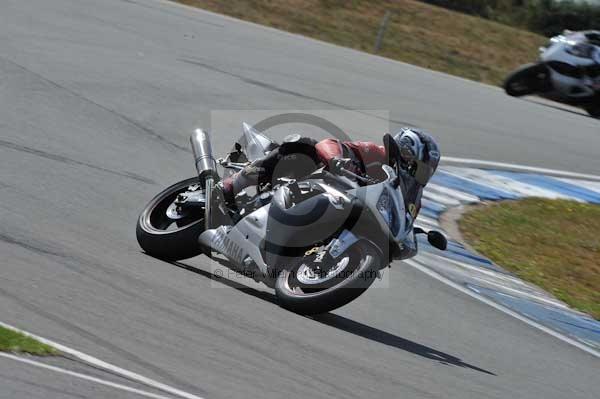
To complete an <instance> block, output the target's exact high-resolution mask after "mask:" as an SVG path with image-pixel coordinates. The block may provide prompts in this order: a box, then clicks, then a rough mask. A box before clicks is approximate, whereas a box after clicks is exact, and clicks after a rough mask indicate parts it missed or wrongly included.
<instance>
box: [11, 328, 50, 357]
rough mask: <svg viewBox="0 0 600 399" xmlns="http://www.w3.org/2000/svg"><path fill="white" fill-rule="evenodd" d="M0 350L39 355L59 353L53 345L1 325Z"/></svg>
mask: <svg viewBox="0 0 600 399" xmlns="http://www.w3.org/2000/svg"><path fill="white" fill-rule="evenodd" d="M0 351H3V352H17V353H19V352H20V353H30V354H32V355H38V356H47V355H54V354H56V353H58V352H57V350H56V349H54V348H53V347H51V346H48V345H46V344H42V343H41V342H38V341H36V340H35V339H33V338H30V337H28V336H26V335H23V334H21V333H18V332H16V331H13V330H9V329H7V328H4V327H0Z"/></svg>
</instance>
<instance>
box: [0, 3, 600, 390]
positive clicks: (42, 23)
mask: <svg viewBox="0 0 600 399" xmlns="http://www.w3.org/2000/svg"><path fill="white" fill-rule="evenodd" d="M315 108H319V109H340V108H341V109H352V108H362V109H389V110H390V111H391V114H392V119H394V120H395V121H396V123H408V124H412V125H417V126H420V127H423V128H426V129H429V130H431V131H433V132H435V133H436V136H437V137H438V138H439V139H440V143H441V146H442V148H443V150H444V152H445V153H447V154H448V155H452V156H465V157H469V158H481V159H487V160H494V161H505V162H516V163H524V164H529V165H534V166H541V167H549V168H555V169H567V170H571V171H576V172H584V173H597V172H598V171H599V170H600V157H598V148H600V124H599V122H598V121H596V120H593V119H591V118H588V117H585V116H583V115H582V114H575V113H572V112H566V111H561V110H556V109H554V108H551V107H548V106H544V105H540V104H536V103H532V102H528V101H520V100H515V99H512V98H508V97H506V96H505V95H504V94H503V93H502V92H501V91H499V90H498V89H495V88H491V87H488V86H484V85H480V84H477V83H472V82H467V81H463V80H461V79H457V78H453V77H448V76H445V75H442V74H438V73H433V72H429V71H426V70H423V69H419V68H415V67H412V66H408V65H404V64H400V63H395V62H392V61H389V60H385V59H381V58H378V57H373V56H369V55H365V54H361V53H357V52H354V51H351V50H347V49H342V48H337V47H334V46H330V45H326V44H323V43H319V42H315V41H311V40H308V39H304V38H298V37H295V36H292V35H288V34H285V33H280V32H277V31H274V30H270V29H265V28H262V27H257V26H254V25H250V24H247V23H243V22H238V21H234V20H231V19H229V18H225V17H220V16H217V15H213V14H209V13H205V12H202V11H195V10H192V9H189V8H184V7H180V6H176V5H172V4H169V3H164V2H158V1H154V0H148V1H142V0H135V1H129V0H128V1H117V0H114V1H113V0H111V1H102V2H99V1H95V0H85V1H84V0H55V1H46V0H36V1H33V0H31V1H26V2H24V1H6V0H3V1H2V4H1V12H0V220H1V223H0V254H1V257H0V262H1V267H0V320H2V321H4V322H7V323H10V324H13V325H17V326H19V327H22V328H25V329H27V330H29V331H32V332H35V333H37V334H40V335H43V336H46V337H48V338H51V339H54V340H56V341H58V342H61V343H64V344H67V345H69V346H71V347H74V348H76V349H78V350H81V351H83V352H86V353H88V354H91V355H93V356H96V357H99V358H100V359H103V360H105V361H108V362H110V363H113V364H117V365H119V366H120V367H123V368H126V369H129V370H131V371H134V372H137V373H140V374H143V375H145V376H147V377H150V378H154V379H156V380H158V381H161V382H164V383H167V384H170V385H172V386H175V387H177V388H179V389H181V390H184V391H188V392H190V393H193V394H196V395H200V396H202V397H205V398H207V399H212V398H245V397H260V398H280V397H286V398H305V397H311V398H317V397H344V398H351V397H360V398H362V397H381V398H461V399H462V398H471V397H472V398H507V397H518V398H566V397H568V398H597V397H600V385H598V383H597V382H598V370H599V366H600V363H599V361H598V359H596V358H594V357H593V356H592V355H590V354H587V353H585V352H583V351H581V350H579V349H577V348H574V347H571V346H569V345H568V344H566V343H563V342H561V341H559V340H557V339H555V338H553V337H551V336H548V335H546V334H544V333H542V332H540V331H538V330H535V329H533V328H531V327H530V326H528V325H526V324H525V323H523V322H521V321H518V320H515V319H513V318H511V317H509V316H507V315H505V314H503V313H501V312H499V311H496V310H494V309H492V308H490V307H489V306H487V305H485V304H482V303H480V302H478V301H476V300H474V299H472V298H470V297H468V296H466V295H464V294H463V293H461V292H459V291H456V290H455V289H453V288H451V287H448V286H446V285H444V284H442V283H440V282H439V281H437V280H434V279H432V278H430V277H429V276H427V275H425V274H423V273H422V272H420V271H418V270H415V269H413V268H411V267H409V266H407V265H403V264H400V263H398V264H394V266H393V268H392V270H391V273H390V288H389V289H372V290H370V291H369V292H367V293H366V294H365V295H364V296H362V297H361V298H359V300H357V301H355V302H354V303H352V304H351V305H349V306H346V307H344V308H342V309H340V310H338V311H335V312H333V313H332V314H328V315H324V316H320V317H319V318H317V319H315V320H313V319H310V318H305V317H301V316H298V315H295V314H292V313H289V312H286V311H284V310H282V309H280V308H279V307H277V306H276V305H275V304H274V303H273V302H274V299H273V296H272V294H271V293H270V292H269V291H268V290H266V289H262V288H260V286H258V285H254V284H250V283H248V282H247V281H242V283H243V284H244V285H245V286H249V288H244V286H239V285H238V284H237V283H231V282H228V281H223V282H215V281H213V280H211V279H210V273H209V271H210V265H209V263H208V261H207V259H206V258H203V257H198V258H196V259H193V260H190V261H186V262H183V263H182V264H180V265H172V264H169V263H165V262H162V261H159V260H156V259H153V258H151V257H148V256H146V255H144V254H143V253H141V252H140V250H139V247H138V245H137V243H136V241H135V234H134V227H135V221H136V218H137V215H138V213H139V211H140V210H141V208H142V206H143V205H144V204H145V203H146V202H147V201H148V200H149V198H151V197H152V196H153V195H154V194H155V193H156V192H158V191H159V190H161V189H162V188H163V187H164V186H166V185H168V184H170V183H172V182H174V181H177V180H180V179H183V178H185V177H188V176H191V175H192V173H193V165H192V162H191V156H190V153H189V151H188V150H187V143H188V141H187V140H188V135H189V132H190V129H191V128H192V127H193V126H196V125H202V123H205V122H204V121H205V119H204V118H205V117H206V115H207V113H208V112H209V111H210V110H214V109H315ZM379 136H380V133H379V132H378V133H377V134H373V135H372V136H371V137H372V138H373V139H379ZM367 137H369V134H368V133H363V138H367ZM233 138H234V135H233V134H232V136H231V137H226V136H225V135H221V136H219V137H217V138H216V140H215V147H216V149H217V150H221V151H223V150H224V149H225V148H227V147H228V146H229V145H231V140H232V139H233ZM192 267H194V268H197V270H196V271H195V272H194V271H190V270H188V269H190V268H192ZM5 361H8V360H6V359H2V360H0V363H2V367H0V379H2V386H0V397H11V398H15V397H24V398H25V397H27V398H34V397H44V398H47V397H70V396H73V397H91V398H96V397H106V396H110V397H130V396H131V395H130V394H123V393H121V392H118V391H114V392H110V393H107V391H105V390H104V389H105V388H95V389H94V388H92V387H90V388H89V389H86V386H85V385H81V384H79V385H77V384H74V383H73V382H72V381H69V380H68V378H66V377H64V378H63V377H61V378H57V379H53V380H52V382H51V383H50V382H48V380H49V378H48V377H42V376H41V375H39V374H40V373H43V372H42V371H40V370H36V371H32V370H29V369H28V368H27V367H24V366H18V367H13V366H10V365H7V364H5V363H4V362H5ZM61 381H64V384H63V383H61ZM45 384H46V385H45ZM44 386H48V387H49V388H48V390H47V391H45V390H44V389H42V388H43V387H44ZM40 387H42V388H40ZM106 389H108V388H106Z"/></svg>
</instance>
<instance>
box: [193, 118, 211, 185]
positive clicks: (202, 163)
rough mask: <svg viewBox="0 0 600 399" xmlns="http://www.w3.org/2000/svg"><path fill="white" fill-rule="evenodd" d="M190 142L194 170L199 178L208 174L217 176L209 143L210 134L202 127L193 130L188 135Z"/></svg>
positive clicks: (201, 178)
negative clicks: (189, 135)
mask: <svg viewBox="0 0 600 399" xmlns="http://www.w3.org/2000/svg"><path fill="white" fill-rule="evenodd" d="M190 144H191V145H192V151H193V153H194V161H195V163H196V170H197V171H198V176H199V177H200V180H203V179H205V178H206V177H208V176H211V177H216V176H217V162H216V161H215V158H214V157H213V154H212V148H211V145H210V136H209V135H208V133H206V132H204V130H202V129H196V130H194V133H192V136H191V137H190Z"/></svg>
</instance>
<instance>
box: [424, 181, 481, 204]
mask: <svg viewBox="0 0 600 399" xmlns="http://www.w3.org/2000/svg"><path fill="white" fill-rule="evenodd" d="M426 190H427V191H429V192H433V193H435V194H438V195H442V196H447V197H450V198H453V199H456V200H457V201H460V202H465V203H473V202H480V200H479V197H477V196H475V195H472V194H467V193H465V192H463V191H458V190H454V189H452V188H449V187H445V186H440V185H438V184H435V183H429V184H428V185H427V187H425V189H424V190H423V191H426Z"/></svg>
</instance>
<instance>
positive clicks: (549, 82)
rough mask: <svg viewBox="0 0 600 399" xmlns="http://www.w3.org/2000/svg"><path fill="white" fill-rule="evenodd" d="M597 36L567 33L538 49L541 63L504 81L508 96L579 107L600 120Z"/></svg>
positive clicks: (588, 32) (592, 32) (599, 41)
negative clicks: (529, 97) (535, 97)
mask: <svg viewBox="0 0 600 399" xmlns="http://www.w3.org/2000/svg"><path fill="white" fill-rule="evenodd" d="M598 46H600V32H598V31H587V32H569V31H565V32H564V34H563V35H559V36H555V37H553V38H551V39H550V42H549V44H548V46H546V47H540V61H539V62H538V63H535V64H527V65H523V66H522V67H520V68H518V69H517V70H516V71H514V72H512V73H511V74H510V75H509V76H508V77H507V78H506V80H505V81H504V90H505V91H506V93H507V94H508V95H511V96H516V97H520V96H525V95H530V94H537V95H540V96H542V97H545V98H548V99H551V100H554V101H558V102H562V103H565V104H569V105H574V106H578V107H582V108H583V109H585V110H586V111H587V112H588V113H589V114H590V115H591V116H593V117H596V118H600V47H598Z"/></svg>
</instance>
